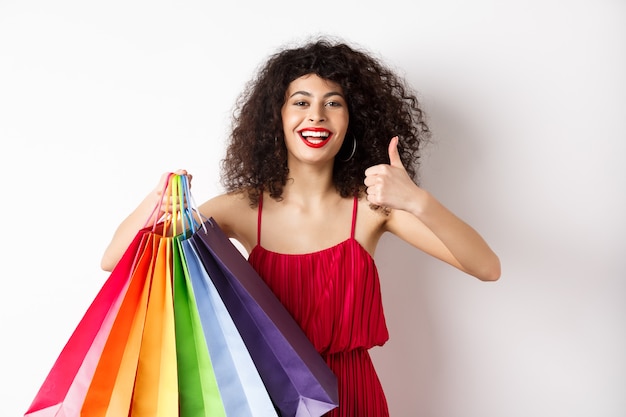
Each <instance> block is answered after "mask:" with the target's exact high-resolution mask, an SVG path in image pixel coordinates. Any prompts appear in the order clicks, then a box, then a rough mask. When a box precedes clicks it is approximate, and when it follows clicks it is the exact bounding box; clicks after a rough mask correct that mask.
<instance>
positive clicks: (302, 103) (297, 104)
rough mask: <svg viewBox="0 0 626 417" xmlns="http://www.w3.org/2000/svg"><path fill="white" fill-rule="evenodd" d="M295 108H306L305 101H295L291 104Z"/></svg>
mask: <svg viewBox="0 0 626 417" xmlns="http://www.w3.org/2000/svg"><path fill="white" fill-rule="evenodd" d="M293 104H294V105H295V106H306V105H307V103H306V101H296V102H295V103H293Z"/></svg>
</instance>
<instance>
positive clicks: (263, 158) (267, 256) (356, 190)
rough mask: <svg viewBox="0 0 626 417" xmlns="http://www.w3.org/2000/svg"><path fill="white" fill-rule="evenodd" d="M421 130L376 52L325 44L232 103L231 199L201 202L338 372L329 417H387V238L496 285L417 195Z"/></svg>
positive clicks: (134, 222)
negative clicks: (382, 251)
mask: <svg viewBox="0 0 626 417" xmlns="http://www.w3.org/2000/svg"><path fill="white" fill-rule="evenodd" d="M429 135H430V132H429V129H428V127H427V125H426V123H425V121H424V115H423V112H422V110H421V108H420V106H419V103H418V100H417V98H416V96H415V94H414V93H413V92H412V91H411V90H410V89H409V88H408V87H407V86H406V85H405V83H404V81H403V80H402V79H401V78H399V77H398V76H396V75H395V74H394V73H393V72H392V71H390V70H389V69H388V68H386V67H385V66H384V65H383V64H382V63H381V62H380V61H378V60H377V59H376V58H374V57H373V56H371V55H369V54H367V53H365V52H364V51H360V50H357V49H356V48H353V47H351V46H349V45H347V44H344V43H341V42H331V41H329V40H324V39H320V40H317V41H313V42H310V43H307V44H305V45H303V46H301V47H294V48H290V49H285V50H282V51H279V52H278V53H276V54H274V55H272V56H271V57H270V58H269V60H268V61H267V62H266V63H265V65H264V66H263V67H262V68H261V69H260V71H259V73H258V75H257V77H256V78H255V79H253V80H252V82H250V83H249V84H248V86H247V88H246V89H245V90H244V92H243V94H242V96H241V98H240V100H239V101H238V102H237V109H236V112H235V117H234V120H233V130H232V133H231V135H230V140H229V144H228V148H227V152H226V156H225V159H224V160H223V165H222V174H223V176H222V179H223V183H224V185H225V188H226V191H227V192H226V193H225V194H223V195H219V196H217V197H214V198H212V199H210V200H209V201H207V202H206V203H204V204H202V205H201V206H200V207H199V210H200V212H201V213H202V214H203V215H204V216H206V217H213V218H214V219H215V220H216V221H217V223H218V224H219V225H220V227H221V228H222V229H223V230H224V232H225V233H226V234H227V235H228V236H229V237H231V238H234V239H236V240H238V241H239V242H240V243H241V244H242V245H243V247H244V248H245V249H246V250H247V252H248V253H249V258H248V259H249V262H250V263H251V265H252V266H253V267H254V268H255V269H256V270H257V272H259V274H260V275H261V277H262V278H263V279H264V280H265V281H266V282H267V284H268V285H269V286H270V288H271V289H272V290H273V291H274V293H275V294H276V295H277V297H278V298H279V299H280V300H281V302H282V303H283V304H284V305H285V306H286V307H287V309H288V310H289V311H290V312H291V314H292V315H293V316H294V318H295V319H296V321H297V322H298V323H299V324H300V326H301V327H302V329H303V330H304V332H305V333H306V335H307V336H308V337H309V339H310V340H311V342H312V343H313V345H314V346H315V347H316V348H317V350H318V351H319V352H320V354H321V355H322V356H323V357H324V359H325V360H326V362H327V363H328V365H329V366H330V368H331V369H332V370H333V372H334V373H335V374H336V375H337V378H338V382H339V397H340V401H339V407H338V408H337V409H335V410H333V411H331V412H330V413H329V415H330V416H346V417H347V416H358V417H364V416H376V417H381V416H387V415H388V409H387V403H386V400H385V396H384V393H383V390H382V388H381V385H380V382H379V380H378V377H377V375H376V372H375V370H374V368H373V366H372V362H371V360H370V357H369V354H368V349H369V348H371V347H373V346H376V345H382V344H384V343H385V342H386V340H387V339H388V332H387V328H386V325H385V319H384V315H383V310H382V304H381V296H380V287H379V279H378V272H377V270H376V265H375V264H374V261H373V255H374V251H375V249H376V245H377V244H378V241H379V239H380V237H381V236H382V235H383V233H385V232H390V233H393V234H395V235H396V236H398V237H400V238H401V239H403V240H404V241H406V242H408V243H409V244H411V245H412V246H414V247H415V248H417V249H420V250H422V251H424V252H426V253H428V254H430V255H432V256H434V257H436V258H438V259H440V260H442V261H444V262H447V263H449V264H451V265H453V266H455V267H456V268H458V269H459V270H461V271H463V272H465V273H467V274H470V275H472V276H474V277H476V278H478V279H481V280H484V281H493V280H497V279H498V278H499V276H500V263H499V260H498V257H497V256H496V255H495V253H494V252H493V251H492V250H491V249H490V248H489V246H488V245H487V244H486V242H485V241H484V240H483V239H482V237H481V236H480V235H479V234H478V233H477V232H476V231H475V230H474V229H473V228H471V227H470V226H469V225H467V224H466V223H464V222H463V221H462V220H460V219H459V218H458V217H456V216H455V215H454V214H453V213H451V212H450V211H449V210H447V209H446V208H445V207H444V206H443V205H442V204H441V203H439V202H438V201H437V200H436V199H435V198H434V197H433V196H432V195H431V194H430V193H428V192H427V191H425V190H424V189H422V188H420V187H419V186H418V184H417V168H418V162H419V151H420V149H421V148H422V146H423V144H424V143H425V141H427V140H428V137H429ZM177 173H179V174H187V173H186V171H184V170H181V171H177ZM165 178H166V175H164V176H163V177H162V179H161V182H160V183H159V185H158V186H157V187H156V189H155V191H153V192H152V193H150V194H149V195H148V196H147V197H146V199H145V200H144V201H143V202H142V203H141V204H140V206H139V207H137V209H136V210H135V211H134V212H133V213H132V214H131V215H130V216H129V217H128V218H127V219H126V220H124V222H123V223H122V224H121V225H120V227H119V228H118V230H117V231H116V233H115V235H114V237H113V240H112V242H111V244H110V245H109V247H108V248H107V250H106V252H105V254H104V256H103V260H102V266H103V268H104V269H106V270H111V269H112V268H113V267H114V266H115V264H116V263H117V261H118V260H119V258H120V257H121V254H122V253H123V251H124V250H125V249H126V247H127V246H128V244H129V243H130V241H131V239H132V237H133V236H134V235H135V234H136V232H137V231H138V230H139V229H140V228H141V227H142V226H143V225H144V224H145V222H146V219H147V218H148V217H150V216H151V212H152V210H153V207H154V206H155V204H157V202H158V201H159V200H160V195H161V192H162V189H163V186H164V185H165V184H164V181H165ZM162 210H163V211H162V213H163V212H164V211H165V210H166V207H162ZM162 213H158V214H156V215H157V216H160V215H161V214H162ZM152 220H153V219H152Z"/></svg>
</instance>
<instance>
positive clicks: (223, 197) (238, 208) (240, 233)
mask: <svg viewBox="0 0 626 417" xmlns="http://www.w3.org/2000/svg"><path fill="white" fill-rule="evenodd" d="M198 209H199V210H200V213H201V214H202V215H203V216H204V217H206V218H211V217H212V218H213V219H214V220H215V221H216V222H217V224H218V225H219V226H220V228H221V229H222V230H223V231H224V233H226V235H227V236H228V237H231V238H234V239H236V240H238V241H239V242H240V243H241V244H242V245H243V246H244V247H245V248H246V250H248V251H250V250H251V249H252V247H253V246H254V244H255V243H256V224H257V209H256V207H251V206H250V200H249V198H248V194H247V192H245V191H237V192H232V193H226V194H220V195H218V196H216V197H213V198H211V199H209V200H207V201H206V202H204V203H203V204H201V205H200V207H199V208H198Z"/></svg>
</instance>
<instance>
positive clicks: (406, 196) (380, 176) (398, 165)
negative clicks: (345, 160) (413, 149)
mask: <svg viewBox="0 0 626 417" xmlns="http://www.w3.org/2000/svg"><path fill="white" fill-rule="evenodd" d="M364 183H365V186H366V187H367V200H368V201H369V202H370V203H372V204H376V205H378V206H382V207H386V208H389V209H399V210H407V211H408V210H409V205H410V204H411V202H414V201H415V197H414V196H415V194H416V193H419V191H420V190H421V189H420V188H419V187H418V186H417V185H416V184H415V182H413V180H412V179H411V177H410V176H409V174H408V173H407V172H406V169H405V168H404V165H403V164H402V160H401V159H400V154H399V153H398V137H397V136H396V137H394V138H392V139H391V141H390V142H389V164H380V165H374V166H373V167H369V168H368V169H367V170H365V181H364Z"/></svg>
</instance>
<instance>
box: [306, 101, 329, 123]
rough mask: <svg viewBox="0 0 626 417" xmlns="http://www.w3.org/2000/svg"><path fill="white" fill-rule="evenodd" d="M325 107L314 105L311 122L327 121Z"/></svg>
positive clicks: (311, 108)
mask: <svg viewBox="0 0 626 417" xmlns="http://www.w3.org/2000/svg"><path fill="white" fill-rule="evenodd" d="M324 110H325V107H324V105H323V104H320V105H312V106H311V107H310V111H309V121H311V122H323V121H324V120H326V115H325V112H324Z"/></svg>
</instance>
